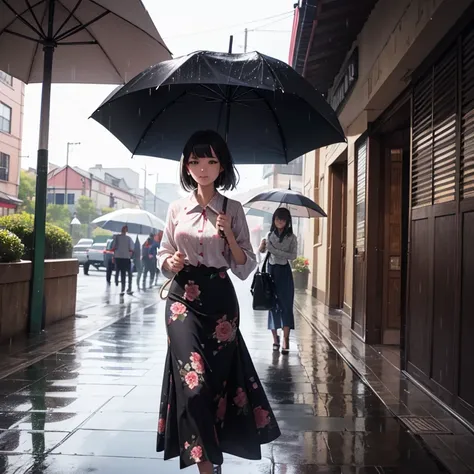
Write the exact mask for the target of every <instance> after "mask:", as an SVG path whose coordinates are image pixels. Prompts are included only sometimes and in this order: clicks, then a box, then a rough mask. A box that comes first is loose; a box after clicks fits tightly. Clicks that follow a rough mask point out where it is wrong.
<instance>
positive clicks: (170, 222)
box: [158, 204, 177, 278]
mask: <svg viewBox="0 0 474 474" xmlns="http://www.w3.org/2000/svg"><path fill="white" fill-rule="evenodd" d="M175 213H176V210H175V205H174V204H171V205H170V207H169V209H168V215H167V216H166V225H165V231H164V232H163V239H162V240H161V245H160V249H159V250H158V267H159V268H160V270H161V273H163V275H164V276H165V277H166V278H173V277H174V273H173V272H170V271H167V270H165V269H164V263H165V260H166V259H167V258H168V257H171V256H172V255H174V254H175V252H176V250H177V246H176V243H175V240H174V230H175Z"/></svg>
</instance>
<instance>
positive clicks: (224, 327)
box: [216, 321, 233, 342]
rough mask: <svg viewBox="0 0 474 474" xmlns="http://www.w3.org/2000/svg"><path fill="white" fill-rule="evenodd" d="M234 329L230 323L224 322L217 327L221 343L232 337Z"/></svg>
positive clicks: (217, 334)
mask: <svg viewBox="0 0 474 474" xmlns="http://www.w3.org/2000/svg"><path fill="white" fill-rule="evenodd" d="M232 333H233V328H232V324H230V323H229V321H222V322H220V323H219V324H218V325H217V327H216V336H217V339H219V341H222V342H225V341H228V340H229V339H230V338H231V337H232Z"/></svg>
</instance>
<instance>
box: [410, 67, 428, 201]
mask: <svg viewBox="0 0 474 474" xmlns="http://www.w3.org/2000/svg"><path fill="white" fill-rule="evenodd" d="M432 112H433V76H432V71H431V72H430V74H428V75H427V76H426V77H425V78H423V79H422V80H421V81H420V82H419V83H418V84H417V86H416V87H415V88H414V91H413V129H412V133H413V136H412V142H413V153H412V189H411V192H412V205H413V207H421V206H429V205H431V203H432V196H433V159H432V156H433V113H432Z"/></svg>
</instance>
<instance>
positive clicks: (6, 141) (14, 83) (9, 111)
mask: <svg viewBox="0 0 474 474" xmlns="http://www.w3.org/2000/svg"><path fill="white" fill-rule="evenodd" d="M24 96H25V85H24V84H23V83H22V82H21V81H19V80H18V79H15V78H13V77H12V76H10V75H9V74H7V73H5V72H3V71H0V216H2V215H8V214H10V213H13V212H15V211H16V209H17V207H18V206H19V205H20V204H21V201H19V200H18V190H19V185H20V169H21V158H20V155H21V138H22V132H23V106H24Z"/></svg>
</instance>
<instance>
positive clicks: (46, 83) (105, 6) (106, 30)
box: [0, 0, 171, 333]
mask: <svg viewBox="0 0 474 474" xmlns="http://www.w3.org/2000/svg"><path fill="white" fill-rule="evenodd" d="M170 57H171V54H170V52H169V51H168V49H167V48H166V46H165V44H164V42H163V41H162V39H161V37H160V35H159V33H158V31H157V30H156V28H155V26H154V24H153V21H152V20H151V18H150V16H149V14H148V12H147V11H146V10H145V8H144V6H143V4H142V3H141V1H140V0H0V70H3V71H5V72H7V73H8V74H10V75H12V76H14V77H17V78H18V79H20V80H22V81H23V82H26V83H32V82H42V83H43V90H42V97H41V115H40V131H39V147H38V148H39V149H38V160H37V167H36V172H37V178H36V199H35V231H34V235H35V238H34V246H33V248H34V249H35V250H34V258H33V275H32V280H33V283H32V286H33V288H32V292H31V301H30V331H31V332H33V333H37V332H40V331H41V316H42V313H43V290H44V234H45V220H46V189H47V184H46V183H47V174H48V142H49V118H50V112H49V111H50V102H51V83H52V82H53V81H54V82H60V83H94V84H97V83H102V84H123V83H124V82H126V81H128V80H129V79H131V78H133V77H134V76H135V75H136V74H138V73H139V72H141V71H142V70H143V69H145V68H147V67H148V66H150V65H152V64H155V63H156V62H160V61H163V60H165V59H170ZM53 59H54V61H53Z"/></svg>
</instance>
